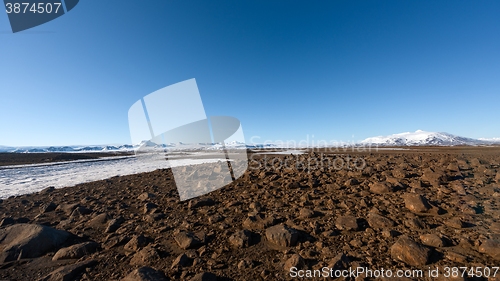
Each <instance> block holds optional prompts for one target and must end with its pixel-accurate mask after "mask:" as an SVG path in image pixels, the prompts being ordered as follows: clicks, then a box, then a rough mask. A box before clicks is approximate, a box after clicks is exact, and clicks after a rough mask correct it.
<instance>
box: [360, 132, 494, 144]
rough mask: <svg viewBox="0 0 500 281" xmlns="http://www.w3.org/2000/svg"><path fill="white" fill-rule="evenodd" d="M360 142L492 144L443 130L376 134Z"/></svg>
mask: <svg viewBox="0 0 500 281" xmlns="http://www.w3.org/2000/svg"><path fill="white" fill-rule="evenodd" d="M361 143H362V144H372V145H383V146H422V145H438V146H455V145H486V144H493V143H494V142H492V141H486V140H478V139H472V138H466V137H461V136H456V135H452V134H449V133H444V132H427V131H423V130H416V131H415V132H405V133H399V134H393V135H388V136H377V137H371V138H367V139H365V140H363V141H361Z"/></svg>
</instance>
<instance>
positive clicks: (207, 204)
mask: <svg viewBox="0 0 500 281" xmlns="http://www.w3.org/2000/svg"><path fill="white" fill-rule="evenodd" d="M249 156H250V158H251V160H250V167H249V169H248V171H247V172H246V173H245V174H244V176H242V177H241V178H239V179H238V180H236V181H235V182H233V183H231V184H229V185H228V186H226V187H224V188H222V189H219V190H216V191H214V192H212V193H210V194H207V195H204V196H202V197H198V198H195V199H192V200H188V201H182V202H180V201H179V195H178V193H177V190H176V187H175V183H174V181H173V175H172V172H171V170H170V169H166V170H157V171H154V172H151V173H144V174H137V175H129V176H122V177H114V178H110V179H107V180H102V181H97V182H92V183H86V184H81V185H77V186H74V187H67V188H63V189H51V188H47V189H45V190H43V191H41V192H39V193H36V194H31V195H23V196H17V197H13V198H9V199H6V200H3V201H1V202H0V220H1V223H0V225H1V227H0V280H1V279H3V280H289V279H292V277H293V275H294V274H299V273H304V274H307V273H310V274H313V273H318V272H320V271H317V272H314V270H323V268H328V269H332V270H335V271H332V272H341V271H339V270H343V269H349V268H351V269H357V268H367V269H371V270H373V271H375V270H381V269H382V268H383V269H385V270H388V269H390V270H392V271H393V272H396V270H399V269H401V270H407V269H417V270H424V275H423V276H422V277H418V276H412V277H410V278H392V279H387V278H385V279H384V278H382V277H380V276H379V278H375V277H369V276H367V274H364V275H363V274H361V275H359V276H358V277H356V278H354V277H341V278H338V279H339V280H373V279H381V280H432V279H437V280H500V271H499V272H497V274H496V277H492V276H491V275H493V273H494V271H495V270H494V268H495V267H498V266H500V242H499V241H500V148H498V147H497V148H465V147H464V148H432V147H431V148H418V149H411V150H380V151H374V150H372V151H362V152H358V151H351V150H348V151H342V150H341V151H326V150H324V151H315V152H309V153H308V154H304V155H295V156H292V155H288V156H287V155H260V156H257V155H254V154H250V155H249ZM447 267H450V268H452V267H457V268H459V267H467V270H469V269H470V268H472V267H474V270H473V271H470V272H469V271H467V272H466V275H467V274H469V275H468V277H467V276H466V277H461V276H458V277H456V276H455V277H454V278H451V279H447V278H446V277H445V274H444V273H445V272H446V268H447ZM479 267H480V268H481V269H480V270H477V268H479ZM429 268H431V269H436V268H437V269H439V277H438V278H431V277H429V276H428V269H429ZM484 268H488V270H489V271H491V273H490V274H489V275H490V277H489V278H484V277H478V276H477V275H479V273H482V274H481V275H485V274H486V273H487V272H486V270H485V269H484ZM299 270H304V271H300V272H299ZM307 270H309V271H307ZM321 272H323V271H321ZM460 273H461V272H460ZM472 273H474V275H475V276H474V277H473V276H472V275H470V274H472ZM459 275H461V274H459ZM313 279H314V280H323V279H325V278H323V277H316V278H311V280H313Z"/></svg>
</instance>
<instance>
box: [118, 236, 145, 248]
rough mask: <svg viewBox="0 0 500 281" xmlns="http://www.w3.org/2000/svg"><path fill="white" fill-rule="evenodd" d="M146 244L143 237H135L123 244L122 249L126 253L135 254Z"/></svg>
mask: <svg viewBox="0 0 500 281" xmlns="http://www.w3.org/2000/svg"><path fill="white" fill-rule="evenodd" d="M147 244H148V239H147V238H146V237H144V235H142V234H141V235H135V236H134V237H132V239H130V241H128V242H127V244H125V246H124V247H123V249H124V250H125V251H127V252H136V251H137V250H139V249H140V248H142V247H145V246H146V245H147Z"/></svg>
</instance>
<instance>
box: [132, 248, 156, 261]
mask: <svg viewBox="0 0 500 281" xmlns="http://www.w3.org/2000/svg"><path fill="white" fill-rule="evenodd" d="M159 258H160V255H158V252H157V251H156V249H155V248H153V247H151V246H146V247H144V248H142V249H141V250H140V251H138V252H137V253H135V255H134V256H133V257H132V259H131V260H130V264H131V265H146V264H150V263H152V262H153V261H154V260H157V259H159Z"/></svg>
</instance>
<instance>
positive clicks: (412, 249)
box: [391, 236, 430, 266]
mask: <svg viewBox="0 0 500 281" xmlns="http://www.w3.org/2000/svg"><path fill="white" fill-rule="evenodd" d="M391 256H392V257H393V258H394V259H397V260H400V261H402V262H404V263H406V264H408V265H412V266H423V265H426V264H428V263H429V258H430V250H429V249H428V248H426V247H425V246H423V245H421V244H419V243H417V242H415V241H413V240H412V239H410V238H409V237H408V236H402V237H400V238H399V239H398V241H396V243H394V245H392V247H391Z"/></svg>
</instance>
